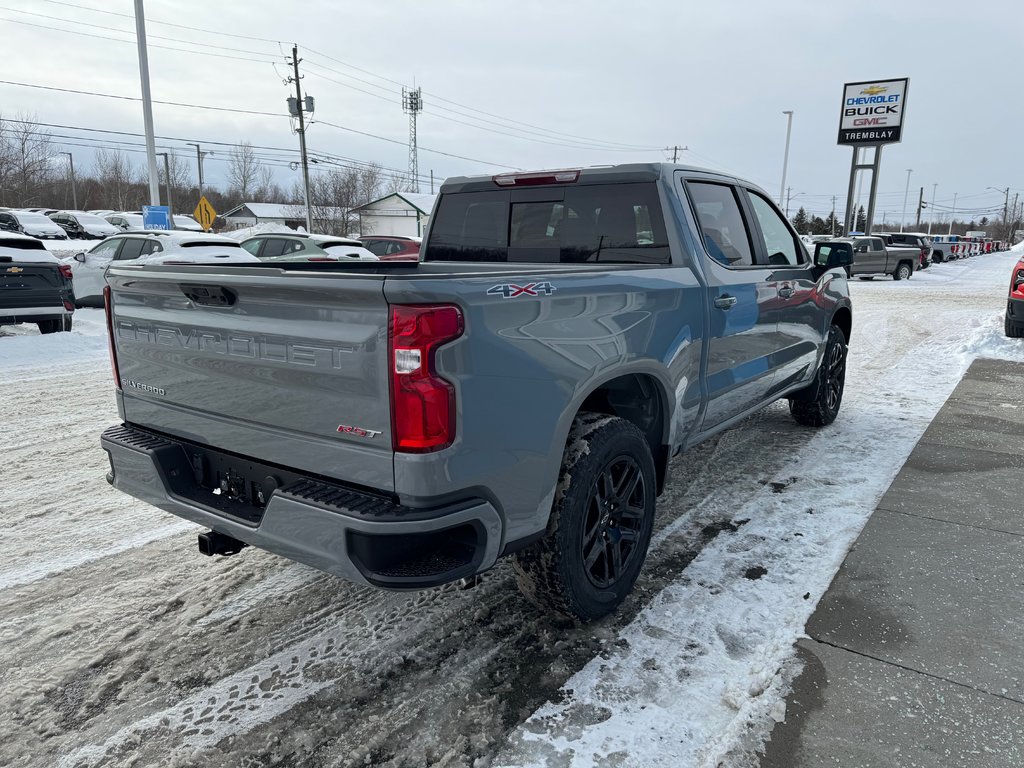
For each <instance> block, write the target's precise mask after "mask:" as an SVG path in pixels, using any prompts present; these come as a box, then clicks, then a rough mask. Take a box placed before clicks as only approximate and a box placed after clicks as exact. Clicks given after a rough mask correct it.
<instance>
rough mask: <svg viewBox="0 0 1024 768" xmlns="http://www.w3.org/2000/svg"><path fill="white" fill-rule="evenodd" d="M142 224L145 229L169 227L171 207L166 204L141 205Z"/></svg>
mask: <svg viewBox="0 0 1024 768" xmlns="http://www.w3.org/2000/svg"><path fill="white" fill-rule="evenodd" d="M142 226H143V227H145V228H146V229H170V228H171V209H170V208H169V207H168V206H166V205H144V206H142Z"/></svg>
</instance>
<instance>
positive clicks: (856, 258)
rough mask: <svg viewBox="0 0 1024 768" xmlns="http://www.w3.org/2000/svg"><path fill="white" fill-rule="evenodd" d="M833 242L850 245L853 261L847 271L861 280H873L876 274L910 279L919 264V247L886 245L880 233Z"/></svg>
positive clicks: (897, 278) (895, 278) (896, 278)
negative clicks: (878, 234)
mask: <svg viewBox="0 0 1024 768" xmlns="http://www.w3.org/2000/svg"><path fill="white" fill-rule="evenodd" d="M832 242H846V243H850V244H851V245H852V246H853V264H852V265H851V266H850V269H849V270H848V274H849V275H851V276H855V277H859V278H860V279H861V280H873V279H874V278H875V276H876V275H892V279H893V280H909V279H910V278H911V277H912V276H913V274H914V270H916V269H918V267H919V266H920V264H921V249H920V248H917V247H905V246H892V245H888V244H886V241H885V239H884V238H883V237H880V236H875V235H865V236H859V237H857V236H855V237H848V238H840V239H838V240H833V241H832Z"/></svg>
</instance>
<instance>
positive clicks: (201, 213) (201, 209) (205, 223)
mask: <svg viewBox="0 0 1024 768" xmlns="http://www.w3.org/2000/svg"><path fill="white" fill-rule="evenodd" d="M192 215H193V216H195V217H196V221H198V222H199V224H200V225H201V226H202V228H203V230H204V231H206V232H209V231H210V229H211V228H212V227H213V220H214V219H216V218H217V212H216V211H215V210H213V206H212V205H210V201H209V200H207V199H206V195H203V196H202V197H201V198H199V205H197V206H196V209H195V210H194V211H193V212H192Z"/></svg>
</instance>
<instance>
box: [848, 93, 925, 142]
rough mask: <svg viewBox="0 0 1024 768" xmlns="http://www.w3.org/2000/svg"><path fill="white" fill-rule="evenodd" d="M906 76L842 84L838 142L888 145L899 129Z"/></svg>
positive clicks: (894, 139)
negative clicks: (896, 78) (895, 78)
mask: <svg viewBox="0 0 1024 768" xmlns="http://www.w3.org/2000/svg"><path fill="white" fill-rule="evenodd" d="M909 82H910V81H909V79H908V78H906V77H904V78H902V79H898V80H868V81H866V82H863V83H847V84H846V85H845V86H843V108H842V111H841V112H840V113H839V115H840V117H839V143H840V144H892V143H894V142H897V141H899V140H900V137H901V134H902V132H903V114H904V112H905V111H906V106H907V84H908V83H909Z"/></svg>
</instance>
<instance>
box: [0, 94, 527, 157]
mask: <svg viewBox="0 0 1024 768" xmlns="http://www.w3.org/2000/svg"><path fill="white" fill-rule="evenodd" d="M0 85H15V86H21V87H23V88H38V89H41V90H44V91H60V92H62V93H76V94H81V95H84V96H99V97H102V98H107V99H119V100H121V101H142V99H140V98H139V97H138V96H118V95H116V94H113V93H99V92H98V91H81V90H76V89H74V88H58V87H56V86H53V85H37V84H34V83H19V82H16V81H14V80H0ZM153 103H154V104H162V105H164V106H171V107H188V108H190V109H209V110H213V111H216V112H235V113H238V114H243V115H259V116H262V117H287V115H284V114H280V113H277V112H260V111H257V110H252V109H237V108H234V107H214V106H211V105H209V104H185V103H183V102H180V101H159V100H157V99H154V100H153ZM313 124H314V125H317V124H319V125H329V126H330V127H332V128H337V129H338V130H341V131H348V132H349V133H356V134H359V135H360V136H368V137H369V138H371V139H378V140H379V141H386V142H388V143H389V144H398V145H400V146H405V142H403V141H398V140H397V139H389V138H388V137H386V136H378V135H377V134H375V133H369V132H367V131H360V130H357V129H356V128H349V127H348V126H345V125H338V124H337V123H331V122H328V121H326V120H317V121H315V122H314V123H313ZM420 149H421V150H423V151H424V152H430V153H433V154H436V155H443V156H445V157H453V158H456V159H458V160H468V161H470V162H472V163H482V164H483V165H491V166H494V167H496V168H511V169H513V170H522V169H521V168H519V167H517V166H514V165H508V164H507V163H494V162H490V161H488V160H480V159H479V158H474V157H466V156H465V155H457V154H454V153H452V152H444V151H442V150H440V149H428V148H427V147H420Z"/></svg>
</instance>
